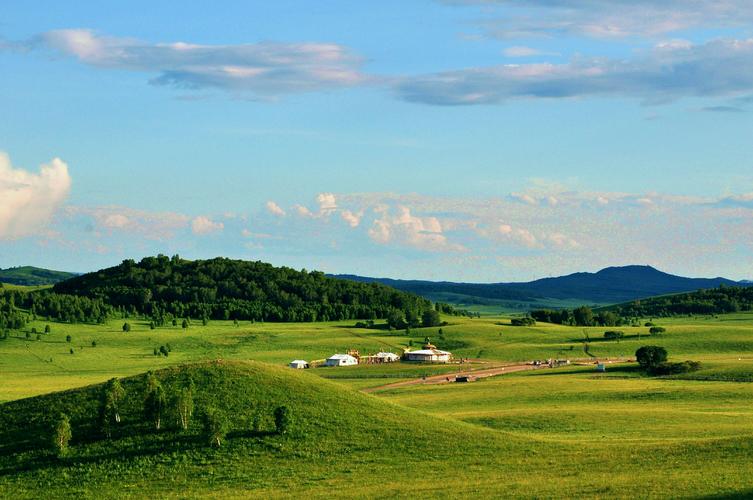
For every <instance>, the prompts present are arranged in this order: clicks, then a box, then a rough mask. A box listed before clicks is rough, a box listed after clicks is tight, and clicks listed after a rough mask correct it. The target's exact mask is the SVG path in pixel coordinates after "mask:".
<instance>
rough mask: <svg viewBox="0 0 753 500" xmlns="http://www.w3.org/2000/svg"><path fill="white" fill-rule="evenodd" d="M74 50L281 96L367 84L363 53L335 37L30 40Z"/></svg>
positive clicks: (66, 33) (104, 63)
mask: <svg viewBox="0 0 753 500" xmlns="http://www.w3.org/2000/svg"><path fill="white" fill-rule="evenodd" d="M27 45H28V46H30V47H40V46H41V47H45V48H49V49H53V50H56V51H58V52H60V53H63V54H65V55H69V56H73V57H75V58H77V59H78V60H79V61H81V62H82V63H84V64H88V65H91V66H95V67H99V68H106V69H118V70H128V71H138V72H145V73H155V74H157V76H156V77H155V78H153V79H152V80H151V81H150V83H152V84H154V85H170V86H175V87H180V88H219V89H223V90H228V91H233V92H250V93H252V94H255V95H258V96H278V95H282V94H287V93H293V92H309V91H318V90H324V89H331V88H341V87H349V86H353V85H358V84H362V83H364V82H365V81H366V79H367V77H366V76H365V75H364V74H362V73H361V72H360V71H359V66H360V64H361V59H360V58H359V57H356V56H354V55H353V54H351V53H350V51H349V50H348V49H347V48H345V47H343V46H341V45H337V44H334V43H274V42H260V43H250V44H239V45H198V44H191V43H183V42H176V43H151V42H146V41H141V40H136V39H133V38H118V37H112V36H105V35H100V34H97V33H96V32H94V31H92V30H88V29H63V30H55V31H49V32H46V33H43V34H41V35H39V36H37V37H36V38H35V39H34V40H33V41H32V42H30V43H28V44H27Z"/></svg>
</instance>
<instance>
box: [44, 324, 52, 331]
mask: <svg viewBox="0 0 753 500" xmlns="http://www.w3.org/2000/svg"><path fill="white" fill-rule="evenodd" d="M51 331H52V330H50V325H44V333H50V332H51Z"/></svg>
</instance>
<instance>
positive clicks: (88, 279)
mask: <svg viewBox="0 0 753 500" xmlns="http://www.w3.org/2000/svg"><path fill="white" fill-rule="evenodd" d="M53 291H54V293H55V294H58V295H68V296H70V295H75V296H81V297H87V298H89V299H92V300H102V301H103V302H104V303H105V304H107V305H108V306H112V307H115V308H122V309H124V310H125V311H127V312H135V313H138V314H144V315H147V316H150V317H153V318H155V321H157V322H159V321H162V320H164V319H165V317H166V316H173V317H186V316H187V317H191V318H210V319H244V320H263V321H328V320H343V319H376V318H385V317H387V316H388V314H389V313H390V312H392V311H394V310H399V311H402V312H403V313H404V314H405V316H406V317H412V316H415V317H420V316H421V314H422V313H423V312H424V311H426V310H429V309H431V308H432V304H431V303H430V302H429V301H428V300H426V299H424V298H421V297H419V296H417V295H413V294H410V293H406V292H401V291H398V290H395V289H393V288H390V287H388V286H385V285H382V284H379V283H357V282H353V281H349V280H340V279H335V278H330V277H327V276H325V275H324V274H323V273H321V272H316V271H314V272H307V271H305V270H304V271H296V270H293V269H290V268H286V267H274V266H272V265H270V264H266V263H263V262H248V261H241V260H231V259H225V258H216V259H211V260H194V261H190V260H185V259H181V258H179V257H177V256H175V257H172V258H168V257H166V256H164V255H160V256H157V257H147V258H144V259H143V260H141V262H138V263H136V262H134V261H133V260H126V261H123V263H122V264H120V265H119V266H115V267H111V268H108V269H103V270H101V271H98V272H94V273H88V274H84V275H81V276H77V277H75V278H72V279H69V280H67V281H64V282H61V283H58V284H57V285H55V287H54V288H53Z"/></svg>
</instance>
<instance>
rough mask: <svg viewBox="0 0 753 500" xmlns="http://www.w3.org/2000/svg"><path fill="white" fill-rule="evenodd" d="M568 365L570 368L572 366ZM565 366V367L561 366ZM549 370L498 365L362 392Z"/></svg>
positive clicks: (590, 363)
mask: <svg viewBox="0 0 753 500" xmlns="http://www.w3.org/2000/svg"><path fill="white" fill-rule="evenodd" d="M627 361H630V360H597V359H592V360H589V361H588V362H587V363H583V362H577V361H576V362H574V363H573V365H580V364H587V365H595V364H597V363H608V364H613V363H624V362H627ZM573 365H570V366H573ZM563 366H567V365H563ZM549 369H551V368H550V367H549V365H547V364H541V365H534V364H532V363H519V364H511V365H498V366H494V367H490V368H482V369H480V370H465V371H460V372H454V373H445V374H443V375H431V376H428V377H422V378H417V379H411V380H403V381H401V382H393V383H391V384H385V385H380V386H377V387H367V388H365V389H362V391H363V392H376V391H383V390H386V389H396V388H398V387H407V386H411V385H431V384H447V383H450V382H455V379H456V378H457V377H469V379H471V380H475V379H480V378H487V377H494V376H497V375H505V374H507V373H515V372H522V371H526V370H549Z"/></svg>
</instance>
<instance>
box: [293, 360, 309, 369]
mask: <svg viewBox="0 0 753 500" xmlns="http://www.w3.org/2000/svg"><path fill="white" fill-rule="evenodd" d="M289 366H290V367H291V368H296V369H298V370H302V369H304V368H308V367H309V364H308V363H307V362H306V361H304V360H302V359H296V360H293V361H291V362H290V365H289Z"/></svg>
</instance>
